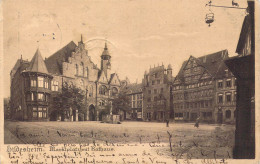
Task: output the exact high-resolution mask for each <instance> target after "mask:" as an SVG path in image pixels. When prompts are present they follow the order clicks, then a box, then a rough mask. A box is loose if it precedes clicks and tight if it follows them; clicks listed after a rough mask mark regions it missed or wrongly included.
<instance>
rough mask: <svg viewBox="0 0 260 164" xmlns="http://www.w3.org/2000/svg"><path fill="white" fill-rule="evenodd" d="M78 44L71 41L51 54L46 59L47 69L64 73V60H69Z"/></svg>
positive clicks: (54, 72) (59, 73) (55, 72)
mask: <svg viewBox="0 0 260 164" xmlns="http://www.w3.org/2000/svg"><path fill="white" fill-rule="evenodd" d="M76 47H77V45H76V44H75V43H74V42H73V41H71V42H70V43H68V44H67V45H66V46H65V47H63V48H62V49H60V50H59V51H57V52H56V53H54V54H53V55H51V56H50V57H48V58H47V59H46V60H45V63H46V66H47V69H48V71H49V72H50V73H52V74H58V75H61V74H62V62H64V61H66V62H68V58H69V57H70V56H71V53H72V52H73V51H74V50H75V48H76Z"/></svg>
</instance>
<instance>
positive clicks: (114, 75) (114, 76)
mask: <svg viewBox="0 0 260 164" xmlns="http://www.w3.org/2000/svg"><path fill="white" fill-rule="evenodd" d="M116 77H117V79H118V85H120V79H119V77H118V75H117V74H116V73H112V74H111V75H110V79H109V82H108V83H109V84H110V83H112V80H113V79H114V78H116Z"/></svg>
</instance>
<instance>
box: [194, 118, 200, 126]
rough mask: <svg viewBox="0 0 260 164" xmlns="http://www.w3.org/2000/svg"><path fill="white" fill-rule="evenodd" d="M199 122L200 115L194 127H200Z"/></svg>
mask: <svg viewBox="0 0 260 164" xmlns="http://www.w3.org/2000/svg"><path fill="white" fill-rule="evenodd" d="M199 122H200V117H198V118H197V119H196V123H195V125H194V127H197V128H198V127H199Z"/></svg>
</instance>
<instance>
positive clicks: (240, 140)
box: [225, 0, 255, 159]
mask: <svg viewBox="0 0 260 164" xmlns="http://www.w3.org/2000/svg"><path fill="white" fill-rule="evenodd" d="M247 11H248V15H247V16H245V19H244V22H243V25H242V29H241V33H240V37H239V41H238V44H237V49H236V52H237V53H238V56H235V57H232V58H230V59H228V60H226V61H225V62H226V64H227V66H228V68H229V69H230V70H231V71H232V73H233V74H234V76H235V77H236V78H237V105H236V111H237V112H236V120H237V121H236V132H235V148H234V158H236V159H254V158H255V12H254V11H255V2H254V0H248V9H247Z"/></svg>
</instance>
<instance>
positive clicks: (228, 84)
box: [226, 80, 231, 88]
mask: <svg viewBox="0 0 260 164" xmlns="http://www.w3.org/2000/svg"><path fill="white" fill-rule="evenodd" d="M226 87H228V88H230V87H231V80H227V81H226Z"/></svg>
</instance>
